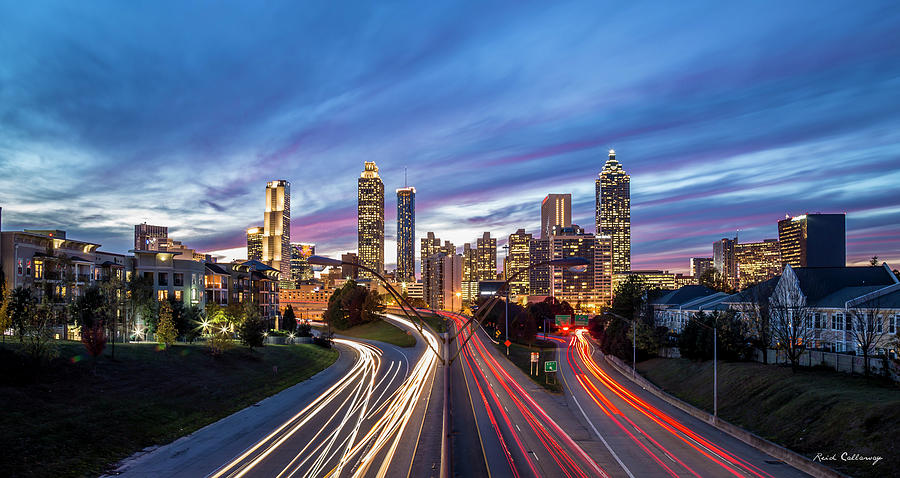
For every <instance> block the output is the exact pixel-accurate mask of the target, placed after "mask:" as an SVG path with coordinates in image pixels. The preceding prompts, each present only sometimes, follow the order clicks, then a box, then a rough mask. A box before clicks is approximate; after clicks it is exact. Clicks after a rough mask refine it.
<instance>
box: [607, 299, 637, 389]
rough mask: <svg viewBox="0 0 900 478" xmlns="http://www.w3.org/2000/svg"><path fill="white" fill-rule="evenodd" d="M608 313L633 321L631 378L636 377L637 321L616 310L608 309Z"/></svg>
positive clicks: (620, 318)
mask: <svg viewBox="0 0 900 478" xmlns="http://www.w3.org/2000/svg"><path fill="white" fill-rule="evenodd" d="M606 313H607V314H608V315H611V316H613V317H615V318H617V319H619V320H624V321H626V322H631V378H635V376H636V375H637V374H636V372H635V364H636V363H637V322H635V321H634V319H629V318H627V317H622V316H621V315H619V314H617V313H615V312H609V311H607V312H606Z"/></svg>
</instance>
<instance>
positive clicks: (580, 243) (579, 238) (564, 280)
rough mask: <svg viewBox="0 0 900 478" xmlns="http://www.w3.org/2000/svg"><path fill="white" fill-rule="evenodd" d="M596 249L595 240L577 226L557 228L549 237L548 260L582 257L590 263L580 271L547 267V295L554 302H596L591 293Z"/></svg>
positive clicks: (593, 292) (592, 290)
mask: <svg viewBox="0 0 900 478" xmlns="http://www.w3.org/2000/svg"><path fill="white" fill-rule="evenodd" d="M596 249H597V238H596V237H594V235H593V234H590V233H585V232H584V229H582V228H580V227H578V226H577V225H574V224H573V225H572V226H568V227H560V226H557V227H555V228H553V231H552V232H551V235H550V259H551V260H555V259H567V258H571V257H583V258H585V259H587V260H588V261H590V264H588V266H587V269H585V270H584V271H580V270H574V269H573V268H570V267H556V266H550V292H551V295H553V296H554V297H556V298H557V299H558V300H566V301H568V302H569V303H570V304H575V303H593V302H594V301H595V300H596V293H595V290H594V279H595V277H594V260H595V257H594V256H595V254H596Z"/></svg>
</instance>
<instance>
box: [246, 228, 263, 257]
mask: <svg viewBox="0 0 900 478" xmlns="http://www.w3.org/2000/svg"><path fill="white" fill-rule="evenodd" d="M262 237H263V228H262V227H259V226H257V227H251V228H249V229H247V259H249V260H251V261H262Z"/></svg>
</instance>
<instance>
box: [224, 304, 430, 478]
mask: <svg viewBox="0 0 900 478" xmlns="http://www.w3.org/2000/svg"><path fill="white" fill-rule="evenodd" d="M389 320H391V321H392V322H394V323H395V324H397V325H398V326H401V327H403V328H405V329H408V330H411V331H412V330H414V327H413V326H412V324H410V323H409V322H408V321H406V320H405V319H402V318H400V317H396V316H392V317H390V319H389ZM426 335H427V339H428V340H429V341H431V342H432V345H433V346H434V347H435V348H438V349H439V346H438V344H439V343H438V338H437V337H434V336H433V335H432V334H430V333H427V332H426ZM335 343H336V344H337V346H339V347H341V348H342V349H344V350H351V351H352V352H353V353H355V354H356V357H357V360H356V361H355V362H354V364H353V366H352V367H351V368H350V369H349V370H348V371H347V372H346V373H345V374H344V375H343V376H342V377H341V378H340V379H339V380H337V381H336V382H335V383H333V384H332V385H331V386H330V387H328V388H327V389H324V390H322V392H321V393H320V394H318V395H317V396H316V397H315V398H314V399H313V400H312V401H311V402H309V403H304V404H298V405H297V412H296V414H294V415H293V416H291V417H290V418H289V419H287V420H286V421H284V422H283V423H282V424H280V425H279V426H278V427H276V428H275V429H273V430H271V431H269V432H268V433H267V434H266V435H265V436H263V437H262V438H261V439H259V440H257V441H256V442H254V443H253V444H252V445H250V446H248V447H247V448H246V449H244V450H243V451H242V452H241V453H239V454H237V455H236V456H234V457H233V458H231V459H230V460H228V461H227V462H226V463H224V464H223V465H222V466H221V467H219V468H218V469H216V470H215V471H213V472H212V473H210V474H208V475H207V476H209V477H211V478H224V477H232V478H238V477H242V476H248V477H249V476H265V477H279V478H291V477H298V478H299V477H320V476H323V477H328V476H335V477H337V476H342V477H343V476H347V477H363V476H373V477H385V476H387V477H397V476H409V475H410V474H411V470H412V466H413V462H414V459H415V455H416V450H417V444H418V442H419V439H420V434H421V432H422V424H423V423H424V420H425V410H426V407H427V405H428V399H427V398H428V397H429V396H430V393H431V389H432V385H433V381H434V377H435V371H436V365H437V356H436V355H435V354H434V353H433V352H432V351H431V349H429V348H427V347H426V346H425V344H424V343H423V342H422V337H421V336H419V337H417V344H416V346H415V347H413V348H410V349H401V348H398V347H394V346H392V345H389V344H382V343H376V342H370V343H367V342H363V341H357V340H348V339H340V338H338V339H335Z"/></svg>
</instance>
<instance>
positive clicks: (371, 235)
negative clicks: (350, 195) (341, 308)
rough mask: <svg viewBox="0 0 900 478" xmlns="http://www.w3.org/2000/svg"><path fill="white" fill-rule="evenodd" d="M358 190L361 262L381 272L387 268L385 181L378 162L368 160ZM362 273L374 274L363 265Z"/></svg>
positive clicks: (367, 275)
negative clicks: (379, 173)
mask: <svg viewBox="0 0 900 478" xmlns="http://www.w3.org/2000/svg"><path fill="white" fill-rule="evenodd" d="M357 192H358V202H357V230H358V243H357V248H358V254H359V264H360V265H362V266H366V267H369V268H371V269H373V270H375V271H378V272H379V273H381V272H383V271H384V183H383V182H382V181H381V178H380V177H379V176H378V166H377V165H375V162H373V161H366V162H365V165H364V169H363V172H362V174H361V175H360V177H359V180H358V190H357ZM359 275H360V277H363V278H369V279H372V278H374V277H373V276H372V274H370V273H369V272H368V271H365V270H363V269H360V271H359Z"/></svg>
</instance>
